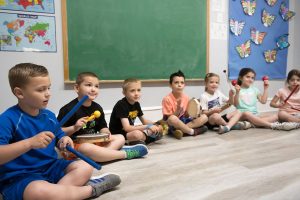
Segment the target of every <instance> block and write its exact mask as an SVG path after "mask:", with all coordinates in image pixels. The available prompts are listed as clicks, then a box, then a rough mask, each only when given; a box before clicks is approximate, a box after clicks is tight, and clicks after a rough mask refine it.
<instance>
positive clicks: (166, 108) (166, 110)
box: [162, 92, 189, 118]
mask: <svg viewBox="0 0 300 200" xmlns="http://www.w3.org/2000/svg"><path fill="white" fill-rule="evenodd" d="M188 103H189V97H188V96H187V95H185V94H182V96H181V105H180V112H179V115H178V116H177V117H179V118H180V117H181V116H183V115H184V113H185V111H186V109H187V106H188ZM176 109H177V100H176V98H175V97H174V95H173V93H172V92H171V93H170V94H168V95H167V96H165V97H164V98H163V100H162V112H163V115H167V116H170V115H173V114H174V113H175V111H176Z"/></svg>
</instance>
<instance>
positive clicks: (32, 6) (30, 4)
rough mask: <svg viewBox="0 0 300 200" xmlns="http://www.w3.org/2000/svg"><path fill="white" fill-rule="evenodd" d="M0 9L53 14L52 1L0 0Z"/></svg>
mask: <svg viewBox="0 0 300 200" xmlns="http://www.w3.org/2000/svg"><path fill="white" fill-rule="evenodd" d="M0 9H2V10H19V11H26V12H40V13H54V0H0Z"/></svg>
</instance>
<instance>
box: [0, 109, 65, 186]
mask: <svg viewBox="0 0 300 200" xmlns="http://www.w3.org/2000/svg"><path fill="white" fill-rule="evenodd" d="M0 122H1V123H0V145H7V144H11V143H15V142H18V141H21V140H24V139H28V138H31V137H33V136H35V135H37V134H38V133H40V132H42V131H50V132H52V133H53V132H54V131H55V129H56V126H57V125H58V121H57V119H56V117H55V115H54V113H52V112H51V111H49V110H47V109H42V110H40V113H39V115H37V116H30V115H28V114H27V113H25V112H23V111H22V110H21V109H20V107H19V106H18V105H15V106H12V107H10V108H9V109H7V110H6V111H5V112H4V113H2V114H1V115H0ZM54 134H55V139H54V140H53V141H52V142H51V143H50V144H49V145H48V146H47V148H39V149H31V150H29V151H28V152H26V153H24V154H22V155H20V156H19V157H17V158H15V159H13V160H11V161H10V162H7V163H5V164H3V165H0V184H1V182H2V181H5V180H7V179H10V178H13V177H16V176H21V175H22V174H28V173H40V172H43V171H44V170H45V169H47V168H48V166H49V165H51V164H52V162H54V161H55V160H57V153H56V151H55V149H54V147H55V144H56V141H58V140H59V139H60V138H61V137H63V136H65V133H64V132H63V131H62V130H61V129H59V130H58V131H57V132H56V133H54Z"/></svg>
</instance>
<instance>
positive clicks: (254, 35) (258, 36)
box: [250, 27, 267, 44]
mask: <svg viewBox="0 0 300 200" xmlns="http://www.w3.org/2000/svg"><path fill="white" fill-rule="evenodd" d="M250 33H251V40H252V42H254V43H255V44H261V43H262V42H263V40H264V38H265V36H266V34H267V33H266V32H259V31H258V30H256V29H255V28H253V27H252V28H251V29H250Z"/></svg>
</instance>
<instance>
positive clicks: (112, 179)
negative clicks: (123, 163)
mask: <svg viewBox="0 0 300 200" xmlns="http://www.w3.org/2000/svg"><path fill="white" fill-rule="evenodd" d="M120 183H121V179H120V177H119V176H118V175H116V174H102V175H100V176H95V177H92V178H91V179H90V180H89V181H88V183H87V185H90V186H92V198H95V197H99V196H100V195H101V194H102V193H104V192H106V191H108V190H111V189H113V188H114V187H116V186H117V185H119V184H120Z"/></svg>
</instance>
